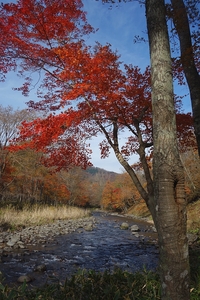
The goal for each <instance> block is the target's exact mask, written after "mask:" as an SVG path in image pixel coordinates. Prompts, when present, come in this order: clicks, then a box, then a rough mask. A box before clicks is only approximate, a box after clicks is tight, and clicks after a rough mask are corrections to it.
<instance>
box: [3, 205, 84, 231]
mask: <svg viewBox="0 0 200 300" xmlns="http://www.w3.org/2000/svg"><path fill="white" fill-rule="evenodd" d="M88 215H89V211H88V210H85V209H81V208H77V207H66V206H59V207H54V206H42V207H41V206H34V207H32V208H24V209H23V210H16V209H14V208H10V207H8V208H3V209H1V210H0V225H1V226H3V225H5V224H7V226H8V227H10V228H16V227H19V226H31V225H41V224H47V223H51V222H53V221H55V220H63V219H77V218H83V217H87V216H88Z"/></svg>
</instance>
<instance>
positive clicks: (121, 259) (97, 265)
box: [0, 213, 158, 286]
mask: <svg viewBox="0 0 200 300" xmlns="http://www.w3.org/2000/svg"><path fill="white" fill-rule="evenodd" d="M94 217H95V219H96V222H97V223H96V225H95V227H94V229H93V231H85V230H84V229H82V228H80V229H78V230H77V231H76V232H74V233H70V234H67V235H61V236H57V237H56V238H55V239H54V241H53V242H51V243H50V244H46V247H44V245H38V246H37V247H36V246H35V247H34V248H33V247H29V249H28V250H26V251H15V252H13V253H8V254H7V256H3V258H2V262H1V263H0V265H1V272H2V273H3V275H4V277H5V283H8V284H9V283H13V282H15V283H16V281H17V278H18V277H19V276H20V275H25V274H30V275H31V276H32V277H33V278H34V281H32V282H31V285H33V286H39V285H42V284H44V283H45V282H47V281H52V280H56V279H59V280H60V281H64V280H65V278H66V277H68V276H70V275H72V274H74V273H75V272H77V270H79V269H88V270H89V269H93V270H96V271H104V270H106V269H107V270H110V271H112V270H113V269H114V268H116V267H120V268H121V269H123V270H127V271H129V272H135V271H138V270H142V269H143V268H144V266H145V268H146V269H147V270H154V269H155V268H156V266H157V261H158V251H157V246H156V233H154V232H153V230H152V226H151V224H148V223H146V222H144V221H140V220H134V219H132V218H128V217H123V218H122V217H120V216H117V215H106V214H103V213H94ZM122 222H128V224H129V228H130V226H131V225H133V224H137V225H138V226H139V228H140V232H138V234H137V235H134V234H132V233H131V230H130V229H128V230H122V229H120V225H121V223H122ZM47 239H48V238H47ZM41 264H45V265H46V271H45V272H42V273H39V272H34V269H35V266H37V265H41Z"/></svg>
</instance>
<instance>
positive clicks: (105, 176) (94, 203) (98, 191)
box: [0, 106, 200, 213]
mask: <svg viewBox="0 0 200 300" xmlns="http://www.w3.org/2000/svg"><path fill="white" fill-rule="evenodd" d="M32 117H33V115H32V113H30V112H28V111H26V110H14V109H13V108H12V107H9V106H8V107H2V106H0V126H1V134H0V145H1V149H0V151H1V153H0V155H1V156H0V157H1V165H0V172H1V173H0V174H1V177H0V195H1V202H0V203H1V206H9V205H11V206H15V207H19V208H20V207H21V208H22V207H23V206H29V205H30V206H31V205H33V204H49V205H50V204H51V205H59V204H65V205H72V206H79V207H85V208H88V207H90V208H101V209H106V210H110V211H118V212H123V213H125V212H127V211H128V209H129V208H131V206H132V205H133V204H134V203H136V202H140V201H143V202H144V200H143V199H142V197H141V196H140V194H139V192H138V190H137V188H136V187H135V186H134V185H133V183H132V181H131V178H130V176H128V174H127V173H126V172H121V174H118V173H115V172H109V171H106V170H103V169H100V168H95V166H94V167H92V166H88V167H86V169H82V168H81V167H79V166H72V168H70V169H69V170H65V169H64V168H63V169H61V170H59V171H58V170H55V167H53V166H51V167H49V166H48V165H45V164H44V156H45V154H44V153H43V152H42V151H39V152H38V151H36V150H34V149H19V150H15V151H13V149H12V147H11V149H10V145H11V141H12V140H14V139H15V138H17V136H18V134H19V128H20V126H21V124H22V122H23V121H25V120H26V121H27V120H28V119H29V118H32ZM181 159H182V162H183V165H184V174H185V183H186V184H185V192H186V195H187V202H188V203H191V202H194V201H196V200H197V199H199V197H200V178H199V176H200V162H199V158H198V153H197V150H195V149H186V151H184V152H183V153H182V154H181ZM150 165H151V161H150V162H149V167H150ZM134 167H135V168H136V170H137V176H138V177H139V178H140V180H141V182H142V184H143V185H144V187H145V179H144V173H143V170H142V168H141V166H140V165H139V164H136V165H135V166H134Z"/></svg>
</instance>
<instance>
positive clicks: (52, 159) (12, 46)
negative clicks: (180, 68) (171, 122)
mask: <svg viewBox="0 0 200 300" xmlns="http://www.w3.org/2000/svg"><path fill="white" fill-rule="evenodd" d="M0 20H1V27H0V33H1V35H0V36H1V38H0V39H1V46H0V54H2V55H1V56H0V60H1V65H0V68H1V71H2V72H3V73H6V72H7V71H9V70H15V69H16V68H17V67H18V68H19V69H18V70H19V73H20V74H23V75H24V76H25V82H24V85H23V86H22V87H21V88H19V89H20V90H22V92H23V93H24V94H27V93H28V91H29V88H30V86H31V84H32V76H30V71H31V72H37V73H38V74H39V75H40V76H41V79H42V81H41V85H40V86H39V88H38V96H39V97H41V99H42V100H41V101H39V102H36V103H35V102H33V101H30V102H29V107H30V108H33V109H37V110H42V111H44V112H45V113H46V117H45V118H38V119H36V120H34V121H32V122H28V123H27V122H24V123H23V124H22V128H21V133H20V138H21V140H20V141H22V142H21V144H20V147H21V148H24V147H30V148H36V149H37V150H39V151H43V152H45V153H46V154H47V155H46V162H45V163H46V164H48V165H49V166H52V165H55V166H57V167H58V168H61V167H64V168H69V167H70V166H71V165H81V166H82V167H86V165H87V164H88V161H89V158H90V150H89V149H88V148H87V147H86V146H85V141H86V140H87V138H89V137H91V136H94V135H96V134H97V133H98V132H102V133H104V135H105V138H106V139H105V141H103V142H102V143H101V145H100V148H101V156H102V157H106V156H108V154H109V151H110V147H112V148H113V149H114V151H115V153H116V154H118V153H119V152H120V154H121V155H123V157H124V159H128V158H129V156H131V155H132V154H134V153H138V154H139V156H140V159H141V157H142V156H143V154H144V153H145V151H146V149H149V151H150V152H151V150H152V146H153V145H152V110H151V91H150V70H149V68H147V69H146V70H145V71H144V72H142V71H141V70H140V69H139V68H138V67H133V66H126V65H124V66H122V64H121V63H120V62H119V55H117V54H116V53H114V52H113V51H112V50H111V47H110V46H109V45H106V46H102V45H100V44H99V43H97V44H96V45H95V47H94V48H93V49H92V48H91V47H88V46H86V45H85V43H84V40H83V35H85V34H88V33H90V32H92V28H91V26H89V25H88V24H87V21H86V17H85V13H84V12H83V11H82V3H81V1H80V0H77V1H73V0H67V1H66V0H65V1H63V0H61V1H56V0H48V1H47V0H19V1H17V3H16V4H14V3H11V4H2V5H1V9H0ZM122 69H124V71H122ZM72 100H73V101H72ZM176 108H177V120H178V122H179V125H178V129H179V137H180V141H181V142H184V145H187V143H189V144H190V145H192V142H191V139H190V137H191V136H192V135H193V128H192V118H191V116H190V115H189V114H188V115H187V116H185V115H184V114H182V113H181V110H180V104H179V102H178V101H176ZM55 112H56V114H55ZM124 131H126V134H127V138H126V142H125V143H124V144H123V145H121V147H119V138H120V137H119V135H123V132H124ZM184 136H187V137H188V138H187V139H185V140H184ZM18 141H19V140H18Z"/></svg>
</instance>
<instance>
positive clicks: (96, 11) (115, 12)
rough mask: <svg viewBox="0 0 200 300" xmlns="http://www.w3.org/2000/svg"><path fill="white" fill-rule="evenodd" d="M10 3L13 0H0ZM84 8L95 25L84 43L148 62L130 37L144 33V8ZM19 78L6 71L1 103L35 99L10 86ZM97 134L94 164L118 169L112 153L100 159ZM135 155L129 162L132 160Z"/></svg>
mask: <svg viewBox="0 0 200 300" xmlns="http://www.w3.org/2000/svg"><path fill="white" fill-rule="evenodd" d="M6 2H14V1H3V3H6ZM83 4H84V10H85V11H87V19H88V22H89V23H90V24H91V25H92V26H93V27H94V28H96V29H97V28H98V31H97V32H96V33H95V34H92V35H91V36H90V37H89V38H87V43H88V44H94V42H95V41H98V42H100V43H101V44H105V43H110V44H111V45H112V48H113V50H117V51H118V53H119V54H120V55H121V59H120V60H121V61H122V62H124V63H126V64H133V65H137V66H139V67H140V68H141V69H142V70H144V69H145V67H146V66H147V65H148V64H149V48H148V43H144V42H142V43H137V44H135V43H134V37H135V36H137V35H141V34H142V35H143V36H145V32H146V19H145V11H144V7H141V6H140V5H139V4H138V2H137V1H133V2H127V3H120V4H118V5H113V6H112V8H111V7H110V4H102V2H101V0H99V1H96V0H83ZM20 83H21V82H20V79H19V78H18V77H17V76H16V75H15V74H9V75H8V76H7V80H6V82H4V83H0V104H1V105H3V106H7V105H11V106H13V107H14V108H15V109H17V108H19V109H22V108H25V107H26V105H25V102H27V101H28V100H29V99H32V100H37V98H36V90H33V91H32V92H31V94H30V96H29V97H24V96H22V95H21V93H20V92H17V91H13V89H12V88H13V87H17V86H20ZM178 91H179V93H181V94H185V93H186V89H185V87H178ZM185 108H186V110H190V103H189V101H188V100H186V101H185ZM101 140H102V139H101V137H98V138H95V139H93V140H92V141H90V144H91V147H92V149H93V155H92V163H93V164H94V166H96V167H100V168H104V169H106V170H109V171H115V172H122V171H123V168H122V167H121V165H120V164H119V163H118V162H117V159H116V158H115V156H114V154H111V155H110V157H109V158H108V159H100V151H99V148H98V144H99V142H100V141H101ZM134 161H135V158H133V159H132V160H131V161H130V162H131V163H133V162H134Z"/></svg>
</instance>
